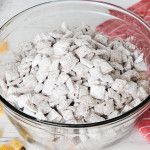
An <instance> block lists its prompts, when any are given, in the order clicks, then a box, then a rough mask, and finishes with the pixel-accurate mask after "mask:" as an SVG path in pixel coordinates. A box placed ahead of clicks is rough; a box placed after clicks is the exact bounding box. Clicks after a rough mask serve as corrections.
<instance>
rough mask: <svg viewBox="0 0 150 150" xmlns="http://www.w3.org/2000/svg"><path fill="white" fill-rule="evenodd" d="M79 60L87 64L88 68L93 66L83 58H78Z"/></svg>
mask: <svg viewBox="0 0 150 150" xmlns="http://www.w3.org/2000/svg"><path fill="white" fill-rule="evenodd" d="M80 62H81V63H82V64H83V65H85V66H87V67H88V68H92V67H93V63H92V62H91V61H89V60H87V59H85V58H80Z"/></svg>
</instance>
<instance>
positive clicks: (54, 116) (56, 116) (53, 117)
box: [46, 109, 62, 122]
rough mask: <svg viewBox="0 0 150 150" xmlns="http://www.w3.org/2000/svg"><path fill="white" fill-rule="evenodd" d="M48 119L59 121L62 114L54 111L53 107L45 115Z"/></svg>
mask: <svg viewBox="0 0 150 150" xmlns="http://www.w3.org/2000/svg"><path fill="white" fill-rule="evenodd" d="M46 117H47V120H48V121H56V122H59V121H60V120H61V119H62V116H61V115H60V114H59V113H58V112H56V111H55V110H54V109H52V110H51V112H50V113H49V114H48V115H47V116H46Z"/></svg>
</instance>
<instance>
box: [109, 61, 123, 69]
mask: <svg viewBox="0 0 150 150" xmlns="http://www.w3.org/2000/svg"><path fill="white" fill-rule="evenodd" d="M110 64H111V66H112V67H113V68H114V69H116V70H121V71H122V70H123V66H122V65H121V64H119V63H117V62H110Z"/></svg>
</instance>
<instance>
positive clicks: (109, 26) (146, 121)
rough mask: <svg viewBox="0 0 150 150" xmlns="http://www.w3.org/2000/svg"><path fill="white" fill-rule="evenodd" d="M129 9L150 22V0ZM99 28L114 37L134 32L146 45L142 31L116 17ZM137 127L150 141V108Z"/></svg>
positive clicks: (127, 19) (139, 40) (123, 36)
mask: <svg viewBox="0 0 150 150" xmlns="http://www.w3.org/2000/svg"><path fill="white" fill-rule="evenodd" d="M128 10H130V11H132V12H134V13H135V14H137V15H139V16H140V17H141V18H143V19H144V20H145V21H146V22H147V23H149V24H150V0H141V1H139V2H138V3H136V4H135V5H133V6H131V7H129V8H128ZM109 11H110V14H113V15H114V16H117V17H119V18H122V17H124V20H126V21H127V22H128V21H129V22H131V21H132V23H136V22H134V20H131V18H128V16H126V15H122V14H121V13H119V12H117V11H113V10H109ZM97 30H98V31H100V32H103V33H105V34H107V35H109V36H110V37H113V38H115V37H121V38H126V37H128V36H132V35H133V34H134V36H135V37H137V38H138V40H136V41H135V42H136V43H134V44H136V45H137V46H138V47H140V48H142V49H144V47H141V46H143V45H146V43H144V44H141V43H142V42H145V41H144V38H145V37H143V35H141V34H140V33H139V34H138V32H136V33H135V32H134V33H133V31H132V30H130V28H128V26H127V25H125V24H123V23H122V22H121V21H119V20H116V19H110V20H107V21H105V22H104V23H102V24H100V25H99V26H98V27H97ZM142 32H143V31H142ZM135 34H136V35H135ZM145 34H146V33H145ZM149 38H150V37H149ZM147 44H148V45H147V47H150V45H149V43H147ZM149 50H150V49H149ZM136 128H137V129H138V130H139V132H140V133H141V134H142V135H143V136H144V137H145V138H146V139H147V140H148V141H149V142H150V109H149V110H148V111H147V112H146V113H145V114H144V115H143V116H142V117H141V119H140V120H139V122H138V123H137V125H136Z"/></svg>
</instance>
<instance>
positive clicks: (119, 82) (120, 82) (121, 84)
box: [111, 79, 127, 93]
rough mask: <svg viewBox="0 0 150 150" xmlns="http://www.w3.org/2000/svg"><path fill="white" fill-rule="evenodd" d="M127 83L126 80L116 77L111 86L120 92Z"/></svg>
mask: <svg viewBox="0 0 150 150" xmlns="http://www.w3.org/2000/svg"><path fill="white" fill-rule="evenodd" d="M126 84H127V81H126V80H122V79H116V80H115V81H114V82H113V83H112V86H111V87H112V88H113V89H114V90H115V91H117V92H118V93H120V92H122V90H123V88H124V87H125V85H126Z"/></svg>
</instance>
